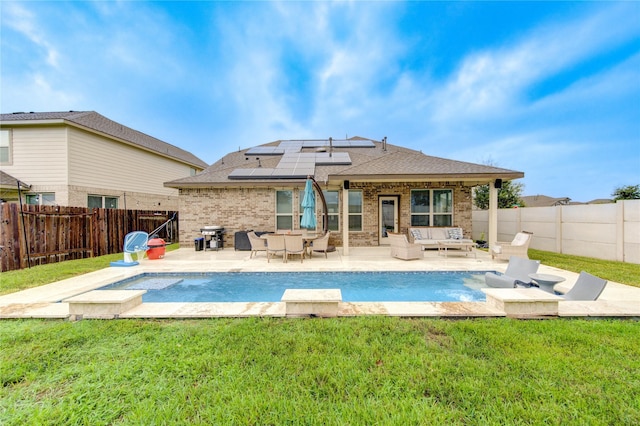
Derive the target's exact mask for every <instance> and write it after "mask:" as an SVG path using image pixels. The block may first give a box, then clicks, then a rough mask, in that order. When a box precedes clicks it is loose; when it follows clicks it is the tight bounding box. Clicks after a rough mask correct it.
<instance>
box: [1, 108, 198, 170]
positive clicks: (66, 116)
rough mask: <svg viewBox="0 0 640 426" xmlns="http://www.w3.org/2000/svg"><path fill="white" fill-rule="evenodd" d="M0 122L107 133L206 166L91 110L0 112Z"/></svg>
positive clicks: (190, 156) (190, 154)
mask: <svg viewBox="0 0 640 426" xmlns="http://www.w3.org/2000/svg"><path fill="white" fill-rule="evenodd" d="M0 122H1V123H2V124H5V123H11V124H13V125H34V124H37V125H40V124H62V123H64V124H68V125H70V126H75V127H79V128H82V129H85V130H88V131H91V132H94V133H100V134H103V135H107V136H109V137H111V138H114V139H118V140H120V141H122V142H125V143H128V144H131V145H135V146H137V147H139V148H143V149H145V150H148V151H152V152H155V153H158V154H160V155H163V156H165V157H170V158H173V159H175V160H178V161H181V162H184V163H187V164H190V165H192V166H196V167H197V168H199V169H204V168H206V167H207V166H208V164H207V163H205V162H204V161H202V160H201V159H200V158H198V157H196V156H195V155H193V154H192V153H190V152H188V151H185V150H183V149H181V148H178V147H177V146H174V145H171V144H169V143H167V142H163V141H161V140H160V139H156V138H154V137H152V136H149V135H146V134H144V133H142V132H139V131H137V130H133V129H131V128H129V127H127V126H123V125H122V124H120V123H117V122H115V121H113V120H110V119H108V118H107V117H104V116H103V115H100V114H98V113H97V112H95V111H67V112H29V113H23V112H16V113H12V114H2V115H0Z"/></svg>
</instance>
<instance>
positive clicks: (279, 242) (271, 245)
mask: <svg viewBox="0 0 640 426" xmlns="http://www.w3.org/2000/svg"><path fill="white" fill-rule="evenodd" d="M266 240H267V263H268V262H269V259H271V256H272V255H277V254H280V253H282V261H283V262H286V261H287V258H286V252H287V251H286V249H285V246H284V235H279V234H268V235H267V236H266Z"/></svg>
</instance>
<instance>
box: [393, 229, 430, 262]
mask: <svg viewBox="0 0 640 426" xmlns="http://www.w3.org/2000/svg"><path fill="white" fill-rule="evenodd" d="M387 237H389V242H390V243H391V257H395V258H397V259H403V260H412V259H422V258H423V257H424V253H423V252H422V246H421V245H420V244H414V243H410V242H409V240H407V236H406V235H404V234H396V233H393V232H387Z"/></svg>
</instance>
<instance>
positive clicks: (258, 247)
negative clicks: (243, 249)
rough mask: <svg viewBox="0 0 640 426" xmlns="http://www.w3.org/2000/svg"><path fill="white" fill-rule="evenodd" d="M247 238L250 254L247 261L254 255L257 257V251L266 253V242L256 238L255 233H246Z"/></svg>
mask: <svg viewBox="0 0 640 426" xmlns="http://www.w3.org/2000/svg"><path fill="white" fill-rule="evenodd" d="M247 237H248V238H249V243H250V244H251V253H250V254H249V259H251V258H252V257H253V255H254V254H255V255H256V256H257V255H258V252H259V251H264V252H266V251H267V242H266V241H265V240H264V239H262V238H260V237H258V235H256V233H255V232H253V231H249V232H247Z"/></svg>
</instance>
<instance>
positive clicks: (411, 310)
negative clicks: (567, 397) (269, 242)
mask: <svg viewBox="0 0 640 426" xmlns="http://www.w3.org/2000/svg"><path fill="white" fill-rule="evenodd" d="M249 253H250V252H248V251H235V250H233V249H223V250H219V251H206V252H195V251H194V250H193V249H188V248H181V249H178V250H175V251H171V252H167V253H166V255H165V258H164V259H158V260H148V259H144V260H143V261H141V262H140V265H138V266H133V267H128V268H118V267H107V268H105V269H102V270H99V271H95V272H91V273H88V274H84V275H81V276H78V277H73V278H69V279H66V280H62V281H58V282H55V283H51V284H47V285H44V286H40V287H36V288H31V289H27V290H23V291H19V292H15V293H10V294H6V295H3V296H0V319H11V318H51V319H54V318H57V319H70V318H71V316H70V314H69V306H68V304H67V303H63V302H61V301H62V300H65V299H69V298H72V297H74V296H78V295H80V294H83V293H86V292H89V291H91V290H95V289H97V288H100V287H103V286H105V285H108V284H110V283H112V282H114V281H117V280H121V279H125V278H130V277H132V276H134V275H138V274H141V273H143V272H285V271H286V272H302V271H304V272H311V271H319V272H327V271H351V272H354V271H356V272H357V271H486V270H497V271H500V272H504V270H505V269H506V266H507V262H506V261H500V260H492V259H491V257H490V256H489V255H488V254H487V253H486V252H483V251H478V252H477V258H471V257H466V256H464V257H463V256H457V255H455V254H454V255H452V256H449V257H447V258H443V257H442V256H438V255H437V250H435V251H432V250H429V251H425V252H424V253H425V256H424V258H423V259H418V260H411V261H404V260H400V259H395V258H391V257H390V255H389V248H388V247H366V248H351V249H350V253H349V255H348V256H345V255H344V254H343V253H342V249H341V248H338V250H337V251H336V252H334V253H330V254H329V256H328V258H327V259H325V258H324V257H317V256H316V257H313V258H311V259H306V260H305V261H304V262H302V263H299V262H288V263H282V262H278V260H277V259H272V261H271V262H269V263H267V261H266V257H264V256H260V255H259V256H257V257H253V258H250V257H249ZM540 272H541V273H550V274H554V275H560V276H562V277H564V278H565V282H563V283H561V284H558V286H557V288H558V289H561V290H563V291H566V290H568V289H569V288H571V286H572V285H573V283H575V281H576V280H577V277H578V274H576V273H573V272H569V271H565V270H562V269H558V268H552V267H548V266H545V265H541V267H540ZM330 287H335V286H331V285H328V288H330ZM558 305H559V307H558V316H559V317H634V318H635V317H640V288H637V287H632V286H627V285H624V284H620V283H614V282H609V283H608V285H607V287H606V288H605V290H604V292H603V294H602V295H601V297H600V298H599V299H598V300H597V301H594V302H576V301H560V302H559V303H558ZM285 315H286V308H285V304H284V303H283V302H250V303H244V302H233V303H142V304H141V305H138V306H136V307H133V308H132V309H129V310H127V311H126V312H122V313H120V314H118V316H117V318H218V317H253V316H258V317H284V316H285ZM337 315H338V316H342V317H349V316H359V315H388V316H406V317H421V316H422V317H443V318H461V317H463V318H468V317H504V316H505V315H506V313H505V312H503V311H500V310H498V309H495V308H492V307H490V306H488V305H487V304H486V303H485V302H362V303H356V302H341V303H340V304H339V307H338V314H337ZM532 317H535V315H532Z"/></svg>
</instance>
